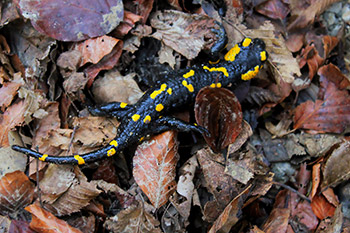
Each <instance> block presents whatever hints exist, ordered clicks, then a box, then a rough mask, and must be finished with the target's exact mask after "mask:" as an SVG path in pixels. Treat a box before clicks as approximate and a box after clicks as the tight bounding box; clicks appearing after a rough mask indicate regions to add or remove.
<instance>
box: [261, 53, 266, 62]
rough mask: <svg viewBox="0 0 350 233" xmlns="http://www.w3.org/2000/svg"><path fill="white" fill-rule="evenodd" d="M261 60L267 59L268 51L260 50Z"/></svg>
mask: <svg viewBox="0 0 350 233" xmlns="http://www.w3.org/2000/svg"><path fill="white" fill-rule="evenodd" d="M260 60H261V61H265V60H266V51H262V52H260Z"/></svg>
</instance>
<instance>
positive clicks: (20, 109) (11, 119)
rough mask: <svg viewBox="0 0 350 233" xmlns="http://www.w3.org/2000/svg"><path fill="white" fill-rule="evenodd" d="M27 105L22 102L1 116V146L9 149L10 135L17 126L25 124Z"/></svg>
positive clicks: (12, 106)
mask: <svg viewBox="0 0 350 233" xmlns="http://www.w3.org/2000/svg"><path fill="white" fill-rule="evenodd" d="M27 108H28V106H27V103H26V101H24V100H21V101H19V102H17V103H15V104H12V105H11V106H10V107H8V108H7V109H6V111H5V112H4V114H2V115H0V146H1V147H8V146H9V145H10V144H9V141H8V137H7V135H8V133H9V131H10V130H11V129H13V128H14V127H15V126H19V125H22V124H23V123H24V120H25V117H24V114H25V112H26V111H27Z"/></svg>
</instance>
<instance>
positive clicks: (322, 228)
mask: <svg viewBox="0 0 350 233" xmlns="http://www.w3.org/2000/svg"><path fill="white" fill-rule="evenodd" d="M345 225H347V223H346V221H344V215H343V212H342V206H341V205H340V206H338V207H337V208H336V210H335V213H334V215H333V217H332V218H331V219H329V218H326V219H324V220H322V221H321V223H320V224H319V226H318V228H317V229H316V231H315V232H317V233H338V232H344V233H345V232H349V228H348V227H347V228H346V227H345ZM346 229H348V230H346Z"/></svg>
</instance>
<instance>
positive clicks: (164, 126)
mask: <svg viewBox="0 0 350 233" xmlns="http://www.w3.org/2000/svg"><path fill="white" fill-rule="evenodd" d="M153 123H154V124H155V127H153V129H152V131H154V130H157V131H158V132H154V133H159V132H161V131H166V130H178V131H182V132H190V131H194V132H198V133H200V134H206V135H209V132H208V130H207V129H205V128H203V127H202V126H199V125H193V124H189V123H187V122H185V121H182V120H179V119H176V118H175V117H168V116H164V117H162V118H160V119H158V120H156V121H154V122H153Z"/></svg>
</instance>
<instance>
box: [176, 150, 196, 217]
mask: <svg viewBox="0 0 350 233" xmlns="http://www.w3.org/2000/svg"><path fill="white" fill-rule="evenodd" d="M197 166H198V162H197V158H196V156H195V155H193V156H192V157H191V158H189V159H188V160H187V161H186V163H185V164H184V165H183V166H182V167H181V168H180V176H179V181H178V183H177V188H176V191H177V193H176V194H179V195H173V196H175V197H173V198H171V199H170V201H171V203H172V204H173V205H174V207H175V208H176V210H177V211H178V212H179V214H180V215H181V216H182V217H183V218H185V219H186V220H187V219H188V217H189V216H190V211H191V207H192V196H193V192H194V188H195V187H194V183H193V178H194V175H195V172H196V168H197ZM183 197H184V198H185V200H183V199H184V198H183Z"/></svg>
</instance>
